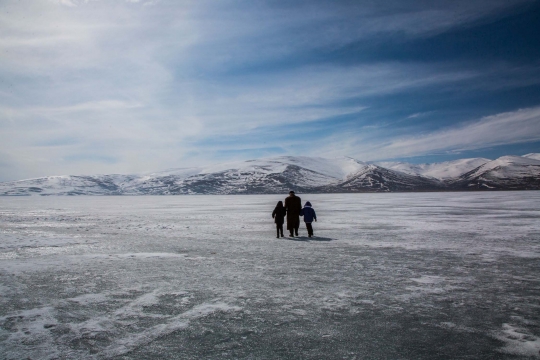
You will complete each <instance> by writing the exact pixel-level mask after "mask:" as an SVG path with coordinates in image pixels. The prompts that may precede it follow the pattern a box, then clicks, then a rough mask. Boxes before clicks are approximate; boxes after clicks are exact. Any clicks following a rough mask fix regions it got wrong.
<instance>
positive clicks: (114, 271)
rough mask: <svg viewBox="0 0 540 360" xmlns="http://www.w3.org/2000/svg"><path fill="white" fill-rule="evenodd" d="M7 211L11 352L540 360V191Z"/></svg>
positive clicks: (70, 203)
mask: <svg viewBox="0 0 540 360" xmlns="http://www.w3.org/2000/svg"><path fill="white" fill-rule="evenodd" d="M300 196H301V197H302V200H303V202H305V201H306V200H309V201H311V202H312V203H313V206H314V208H315V209H316V211H317V215H318V218H319V222H317V223H315V224H314V227H315V235H316V237H315V238H314V239H308V238H307V237H306V235H307V234H306V230H305V227H302V228H301V234H300V235H303V236H301V237H300V238H294V239H289V238H284V239H279V240H278V239H276V238H275V234H274V232H275V230H274V226H273V223H272V219H271V217H270V213H271V211H272V209H273V207H274V205H275V203H276V202H277V201H278V200H283V198H284V197H285V196H276V195H234V196H232V195H228V196H227V195H223V196H211V195H207V196H194V197H191V196H190V197H184V196H175V197H164V196H155V197H151V196H144V197H31V198H2V199H1V201H0V278H1V279H2V282H1V284H2V286H0V295H1V297H0V304H1V306H0V307H1V308H2V310H0V329H1V330H0V349H1V350H2V351H1V352H2V353H4V354H6V358H7V359H17V358H21V357H30V358H41V359H53V358H56V357H65V358H109V357H114V356H120V355H122V356H124V358H133V359H136V358H152V357H155V358H175V357H181V358H216V359H217V358H249V359H253V358H257V359H259V358H260V359H263V358H287V357H289V358H291V357H293V358H294V357H300V358H332V359H333V358H336V359H337V358H339V359H342V358H349V359H353V358H355V357H356V358H366V357H370V356H371V357H375V358H376V357H379V358H397V357H399V358H411V359H413V358H414V359H423V358H425V359H433V358H448V357H449V356H455V357H460V356H462V357H465V356H471V357H475V358H485V359H490V358H493V357H498V358H506V357H508V358H516V357H518V358H519V357H523V358H530V357H539V356H540V354H539V351H540V338H539V337H540V331H539V329H540V318H539V315H538V308H539V307H540V300H539V299H540V280H539V279H538V276H537V274H538V273H540V265H539V263H540V262H539V260H538V259H539V258H540V221H539V220H540V201H539V200H540V192H538V191H527V192H497V193H494V192H490V193H487V192H482V193H447V192H445V193H393V194H317V195H302V194H300Z"/></svg>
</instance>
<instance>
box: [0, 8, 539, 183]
mask: <svg viewBox="0 0 540 360" xmlns="http://www.w3.org/2000/svg"><path fill="white" fill-rule="evenodd" d="M527 4H531V1H528V0H505V1H502V0H501V1H499V0H490V1H487V0H486V1H484V0H481V1H474V2H471V1H461V0H457V1H440V2H436V3H433V2H431V1H423V0H417V1H409V0H400V1H397V0H390V1H381V2H376V3H374V2H371V1H360V2H348V1H318V0H317V1H310V2H305V1H291V2H283V1H270V0H268V1H255V2H253V1H247V0H246V1H238V2H229V1H223V2H214V1H212V2H210V1H206V0H202V1H192V0H184V1H169V0H162V1H158V2H149V1H123V0H112V1H78V0H62V1H38V2H32V3H29V4H27V3H24V2H23V3H21V2H19V1H12V0H6V1H3V2H2V4H0V10H1V11H0V31H1V32H2V38H1V39H0V52H1V53H2V56H1V57H0V144H1V145H0V157H1V159H0V173H1V175H0V180H13V179H17V178H21V177H34V176H40V175H49V174H65V173H70V174H74V173H87V174H88V173H95V172H101V173H105V172H124V173H125V172H144V171H151V170H160V169H161V168H170V167H175V166H190V165H195V164H197V165H200V164H205V163H206V164H208V163H212V162H214V161H216V160H220V161H221V160H222V158H223V154H224V153H227V154H230V156H237V157H250V154H252V156H251V157H254V156H258V154H260V153H265V154H266V153H268V154H271V152H272V151H273V152H275V153H280V154H281V153H289V154H292V155H294V154H298V153H299V151H301V149H306V148H309V144H310V143H313V142H314V141H315V140H317V141H320V142H325V143H326V142H332V145H331V146H327V147H324V146H320V147H319V148H318V149H315V150H316V151H318V152H319V155H332V154H336V155H346V154H349V155H350V154H358V155H359V157H361V156H360V155H362V154H363V152H364V154H370V155H369V156H370V157H374V156H380V154H385V155H384V156H386V157H390V156H398V155H401V153H403V152H404V153H406V154H410V155H406V156H413V155H412V154H421V153H422V152H430V151H439V150H441V151H442V150H444V151H446V150H447V149H450V150H451V149H453V148H468V147H467V146H465V144H462V145H460V144H454V145H452V144H450V142H448V145H447V146H446V145H445V146H446V147H444V148H441V149H432V147H431V146H430V145H429V143H430V141H429V139H427V138H426V139H424V140H421V139H420V138H417V137H414V136H412V135H410V133H407V132H406V131H407V129H408V130H409V131H413V130H414V131H423V132H424V133H427V134H436V133H437V132H433V128H434V127H437V128H441V127H445V128H447V131H448V132H447V133H448V134H450V135H452V134H454V133H452V131H454V130H455V129H460V127H459V126H463V125H456V124H461V123H462V121H463V116H462V117H461V118H459V119H456V120H455V121H447V122H446V123H445V124H436V126H435V125H434V124H433V123H430V119H432V118H434V117H435V116H434V114H436V115H439V114H444V109H443V110H440V109H439V108H438V107H437V106H439V105H440V103H442V102H443V101H442V100H440V98H442V97H449V98H450V97H452V96H453V97H456V98H457V100H456V101H460V100H462V97H463V95H459V94H464V93H466V94H467V96H469V94H471V93H473V92H478V93H486V92H492V93H493V92H496V91H498V92H504V91H508V89H514V88H523V87H524V86H528V87H534V86H537V85H538V84H540V75H539V71H538V69H539V64H519V65H513V64H506V63H495V64H481V66H478V65H477V64H476V63H468V62H467V60H466V59H465V60H463V59H460V60H459V61H454V60H450V59H449V60H448V61H439V62H422V61H403V59H400V58H396V59H385V60H373V61H365V60H362V61H360V60H358V59H357V58H356V56H357V55H356V54H357V53H358V52H359V51H360V52H362V51H368V50H366V49H363V48H361V50H355V51H351V52H349V51H348V50H347V49H348V48H349V47H354V46H356V45H357V44H358V43H362V44H363V43H364V42H368V43H370V44H375V45H376V46H374V47H373V49H377V48H378V47H379V46H385V44H386V45H387V44H388V41H390V40H391V41H394V42H395V41H398V42H408V41H415V40H416V39H423V38H426V37H432V36H436V35H437V34H441V33H444V32H449V31H453V30H455V29H462V28H466V27H473V26H476V24H479V23H482V22H489V21H494V19H498V18H501V17H504V16H506V15H505V14H506V13H507V12H509V11H514V10H515V9H519V8H520V7H522V6H526V5H527ZM148 5H152V6H148ZM516 11H517V10H516ZM370 49H371V48H370ZM369 51H371V50H369ZM373 51H375V50H373ZM339 54H342V55H339ZM441 94H442V95H441ZM456 94H457V95H456ZM412 96H416V97H415V98H413V99H411V98H408V97H412ZM437 96H438V97H437ZM459 96H461V97H459ZM425 99H427V100H431V99H433V100H432V101H433V104H434V105H433V104H432V103H429V104H428V103H426V104H424V102H426V101H427V100H425ZM405 102H407V103H405ZM415 103H418V105H417V106H413V105H411V104H415ZM443 105H444V106H447V105H446V104H443ZM533 105H537V104H532V105H531V104H526V106H523V105H521V104H519V105H517V106H516V105H515V104H509V105H508V106H507V108H508V109H516V108H519V107H526V108H527V109H534V107H533ZM444 106H443V108H444ZM527 109H525V110H523V111H529V110H527ZM483 111H484V113H493V112H494V110H492V109H484V110H483ZM504 112H505V113H507V114H510V113H508V111H504ZM411 114H419V115H418V116H412V115H411ZM420 114H422V115H420ZM407 117H409V118H408V119H407ZM413 121H415V122H416V124H417V125H416V126H409V127H408V128H407V125H410V124H411V122H413ZM482 121H484V120H482ZM485 121H488V120H485ZM489 121H495V120H493V119H491V120H489ZM515 121H518V120H515ZM523 121H525V120H523ZM398 123H399V124H402V125H403V126H402V127H400V128H399V129H398V128H397V125H396V124H398ZM389 124H394V125H396V128H395V129H393V128H391V127H390V128H389ZM383 125H384V126H383ZM400 126H401V125H400ZM455 126H458V128H456V127H455ZM531 126H532V125H531ZM494 128H495V129H500V131H504V132H505V133H506V135H505V136H509V134H512V133H511V132H508V131H506V130H503V129H506V128H504V126H503V125H500V126H499V127H497V126H495V127H494ZM288 129H294V131H296V132H298V134H299V136H296V137H290V136H287V135H288V134H287V131H288ZM452 129H454V130H452ZM470 130H472V129H470ZM534 130H535V129H532V131H534ZM455 131H457V130H455ZM350 134H357V135H356V138H350V136H349V135H350ZM460 134H461V133H460V132H459V131H457V132H456V133H455V136H461V135H460ZM405 135H406V136H405ZM432 136H435V135H432ZM440 136H441V139H440V141H439V142H440V144H441V145H442V144H446V142H445V141H443V139H442V138H444V136H443V134H441V135H440ZM452 136H454V135H452ZM494 138H498V137H497V136H494ZM510 138H513V139H515V140H513V141H533V140H523V139H533V138H534V136H532V137H529V138H523V139H522V138H521V137H519V136H518V135H517V134H515V135H513V136H510V137H508V139H510ZM359 139H362V141H361V142H359V141H358V140H359ZM508 139H507V140H498V141H494V142H492V143H489V142H487V141H480V142H479V143H483V144H488V145H486V146H492V145H490V144H506V143H509V142H511V141H512V140H508ZM469 143H472V141H469ZM368 145H369V146H368ZM323 148H326V149H327V154H320V152H321V151H322V150H321V149H323ZM408 149H414V150H408ZM315 150H314V151H315ZM370 151H371V152H370ZM375 152H379V155H376V154H375ZM392 154H394V155H392Z"/></svg>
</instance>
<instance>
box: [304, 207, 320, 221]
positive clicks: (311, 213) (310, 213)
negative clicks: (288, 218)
mask: <svg viewBox="0 0 540 360" xmlns="http://www.w3.org/2000/svg"><path fill="white" fill-rule="evenodd" d="M300 216H303V217H304V222H307V223H310V222H313V219H315V220H317V215H316V214H315V210H313V209H312V208H311V206H309V205H306V206H304V208H303V209H302V210H300Z"/></svg>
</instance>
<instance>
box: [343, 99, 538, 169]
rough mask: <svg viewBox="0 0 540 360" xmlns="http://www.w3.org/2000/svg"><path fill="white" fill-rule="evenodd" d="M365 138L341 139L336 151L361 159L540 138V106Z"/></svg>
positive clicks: (466, 148)
mask: <svg viewBox="0 0 540 360" xmlns="http://www.w3.org/2000/svg"><path fill="white" fill-rule="evenodd" d="M366 138H367V139H369V136H367V137H366ZM366 138H365V139H363V141H358V138H356V139H355V138H353V137H347V138H346V139H343V141H342V142H341V143H342V144H347V145H345V146H343V147H341V148H339V149H335V151H337V152H349V154H354V156H356V157H358V158H359V159H362V160H382V159H391V158H403V157H412V156H419V155H427V154H433V153H441V152H452V151H464V150H474V149H482V148H487V147H491V146H498V145H508V144H516V143H524V142H532V141H540V107H534V108H527V109H520V110H517V111H512V112H505V113H500V114H497V115H493V116H487V117H484V118H482V119H479V120H476V121H471V122H467V123H464V124H460V125H459V126H452V127H449V128H447V129H443V130H439V131H433V132H428V133H425V134H418V135H409V136H404V137H394V138H390V139H387V140H386V142H385V143H380V142H377V143H374V142H372V141H369V140H367V139H366Z"/></svg>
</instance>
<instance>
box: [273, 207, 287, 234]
mask: <svg viewBox="0 0 540 360" xmlns="http://www.w3.org/2000/svg"><path fill="white" fill-rule="evenodd" d="M286 213H287V210H285V208H284V207H283V201H278V203H277V205H276V208H275V209H274V211H273V212H272V217H273V218H274V222H275V223H276V231H277V236H276V237H277V238H279V233H281V237H283V223H284V222H285V214H286Z"/></svg>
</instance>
